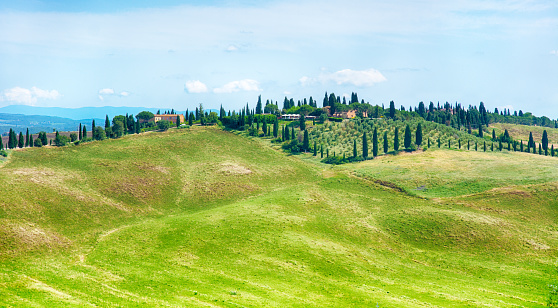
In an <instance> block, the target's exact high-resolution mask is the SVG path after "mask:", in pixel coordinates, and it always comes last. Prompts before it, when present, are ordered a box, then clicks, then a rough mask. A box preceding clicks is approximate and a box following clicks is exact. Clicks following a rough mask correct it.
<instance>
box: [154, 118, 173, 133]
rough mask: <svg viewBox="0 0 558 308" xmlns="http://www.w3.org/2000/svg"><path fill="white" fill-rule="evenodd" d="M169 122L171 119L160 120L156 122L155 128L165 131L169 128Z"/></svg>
mask: <svg viewBox="0 0 558 308" xmlns="http://www.w3.org/2000/svg"><path fill="white" fill-rule="evenodd" d="M171 124H172V122H171V121H167V120H161V121H159V122H157V128H158V129H159V130H162V131H166V130H167V129H169V127H171Z"/></svg>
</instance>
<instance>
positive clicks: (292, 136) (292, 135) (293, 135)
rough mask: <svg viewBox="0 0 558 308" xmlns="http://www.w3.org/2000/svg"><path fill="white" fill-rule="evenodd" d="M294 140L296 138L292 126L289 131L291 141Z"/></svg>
mask: <svg viewBox="0 0 558 308" xmlns="http://www.w3.org/2000/svg"><path fill="white" fill-rule="evenodd" d="M295 138H296V136H295V128H294V126H293V127H292V129H291V139H292V140H294V139H295Z"/></svg>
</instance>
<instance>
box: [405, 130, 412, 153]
mask: <svg viewBox="0 0 558 308" xmlns="http://www.w3.org/2000/svg"><path fill="white" fill-rule="evenodd" d="M411 142H412V141H411V128H410V127H409V124H407V126H406V127H405V138H404V139H403V145H404V146H405V149H409V148H410V147H411Z"/></svg>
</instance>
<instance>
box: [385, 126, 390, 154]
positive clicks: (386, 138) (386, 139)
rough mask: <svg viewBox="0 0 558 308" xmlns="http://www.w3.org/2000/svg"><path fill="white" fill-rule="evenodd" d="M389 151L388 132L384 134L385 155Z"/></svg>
mask: <svg viewBox="0 0 558 308" xmlns="http://www.w3.org/2000/svg"><path fill="white" fill-rule="evenodd" d="M388 150H389V143H388V135H387V131H386V132H384V154H385V153H387V152H388Z"/></svg>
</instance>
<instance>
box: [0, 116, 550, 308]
mask: <svg viewBox="0 0 558 308" xmlns="http://www.w3.org/2000/svg"><path fill="white" fill-rule="evenodd" d="M555 162H556V158H551V157H545V156H539V155H529V154H526V153H516V152H494V153H480V152H473V151H470V152H467V151H459V150H455V149H454V150H448V149H431V150H428V151H425V152H419V153H415V154H400V155H396V156H386V157H383V158H381V159H375V160H370V161H365V162H362V163H358V164H348V165H342V166H330V165H325V164H321V163H319V162H317V160H316V159H313V158H311V157H310V155H301V156H290V155H286V154H285V153H283V152H282V151H279V150H276V149H274V148H273V147H271V146H269V141H268V140H265V139H263V140H262V139H261V138H250V137H245V136H242V135H241V134H239V133H230V132H226V131H223V130H221V129H219V128H216V127H210V128H204V127H192V128H191V129H171V130H169V131H167V132H153V133H144V134H140V135H129V136H125V137H124V138H121V139H114V140H105V141H103V142H91V143H87V144H83V145H80V146H67V147H62V148H30V149H24V150H17V151H11V153H10V156H9V158H8V160H7V161H5V162H3V163H2V164H1V165H0V166H1V167H0V195H1V196H2V203H1V207H0V277H2V279H0V281H1V282H0V306H8V307H10V306H13V307H16V306H17V307H20V306H61V307H63V306H68V307H77V306H138V305H144V306H187V307H207V306H210V307H248V306H251V307H323V306H331V307H376V305H377V306H379V307H484V306H493V307H517V306H522V307H540V306H543V305H545V304H546V300H547V298H548V294H549V284H551V283H554V282H555V281H556V275H557V272H556V259H557V257H558V251H557V250H556V247H557V244H558V223H557V221H558V219H557V218H558V204H557V202H556V200H558V190H557V188H558V182H557V181H556V175H558V166H557V164H556V163H555ZM422 186H424V187H423V188H421V189H419V190H417V188H420V187H422Z"/></svg>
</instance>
